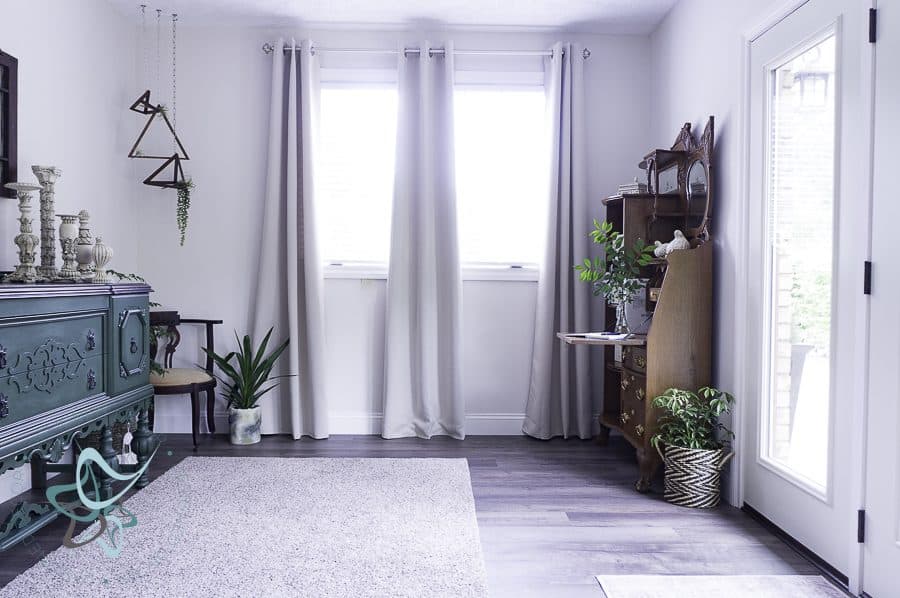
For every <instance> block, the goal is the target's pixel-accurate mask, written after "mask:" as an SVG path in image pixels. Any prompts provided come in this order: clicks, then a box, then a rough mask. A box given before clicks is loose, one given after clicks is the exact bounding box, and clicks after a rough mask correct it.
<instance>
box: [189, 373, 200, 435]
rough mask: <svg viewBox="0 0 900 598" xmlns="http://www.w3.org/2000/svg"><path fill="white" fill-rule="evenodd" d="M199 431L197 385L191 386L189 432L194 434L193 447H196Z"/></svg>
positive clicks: (198, 393)
mask: <svg viewBox="0 0 900 598" xmlns="http://www.w3.org/2000/svg"><path fill="white" fill-rule="evenodd" d="M199 431H200V392H199V391H198V390H197V387H196V386H194V387H192V388H191V434H193V435H194V448H196V447H197V433H198V432H199Z"/></svg>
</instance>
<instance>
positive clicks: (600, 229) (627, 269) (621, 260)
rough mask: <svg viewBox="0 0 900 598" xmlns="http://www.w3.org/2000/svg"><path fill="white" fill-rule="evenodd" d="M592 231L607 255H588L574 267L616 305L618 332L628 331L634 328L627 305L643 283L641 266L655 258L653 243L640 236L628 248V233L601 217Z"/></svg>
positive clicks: (596, 293)
mask: <svg viewBox="0 0 900 598" xmlns="http://www.w3.org/2000/svg"><path fill="white" fill-rule="evenodd" d="M588 234H589V235H590V237H591V241H593V242H594V243H595V244H597V245H600V246H601V247H602V248H603V255H601V256H598V257H595V258H594V259H593V260H591V259H590V258H584V261H583V262H582V263H580V264H576V265H575V266H574V268H575V270H576V271H577V272H578V275H579V278H580V279H581V280H582V281H584V282H589V283H591V290H592V291H593V293H594V295H603V296H604V297H605V298H606V301H607V302H608V303H610V304H611V305H614V306H615V308H616V327H615V332H617V333H622V334H627V333H628V332H630V330H629V328H628V320H627V319H626V318H625V305H626V304H628V303H629V302H630V301H631V300H632V299H633V298H634V295H635V293H636V292H637V291H638V290H640V288H641V286H642V282H641V280H640V268H641V266H646V265H648V264H649V263H650V262H651V261H653V246H652V245H647V244H645V243H644V241H643V240H641V239H638V240H637V241H635V243H634V246H633V247H625V237H624V235H623V234H622V233H620V232H618V231H615V230H613V225H612V223H610V222H607V221H604V222H600V221H598V220H597V219H594V229H593V230H592V231H591V232H590V233H588Z"/></svg>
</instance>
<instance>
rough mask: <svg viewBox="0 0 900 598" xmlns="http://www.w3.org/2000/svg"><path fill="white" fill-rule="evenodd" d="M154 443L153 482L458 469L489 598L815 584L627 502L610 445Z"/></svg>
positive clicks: (27, 549)
mask: <svg viewBox="0 0 900 598" xmlns="http://www.w3.org/2000/svg"><path fill="white" fill-rule="evenodd" d="M164 442H165V444H164V445H163V447H162V448H161V449H160V452H159V454H158V455H157V457H156V459H155V460H154V463H153V468H152V473H153V476H154V477H156V476H158V475H160V474H161V473H162V472H163V471H165V470H166V469H168V468H170V467H172V466H173V465H175V464H176V463H178V462H179V461H180V460H181V459H183V458H184V457H186V456H192V455H199V456H256V457H262V456H276V457H458V458H466V459H468V462H469V468H470V470H471V475H472V485H473V490H474V494H475V504H476V509H477V513H478V521H479V528H480V533H481V543H482V547H483V550H484V557H485V564H486V567H487V573H488V582H489V586H490V590H491V595H492V596H494V597H500V596H566V597H568V596H573V597H580V596H593V597H595V598H602V597H603V592H602V591H601V590H600V588H599V586H598V585H597V583H596V582H595V581H594V579H593V576H594V575H598V574H695V575H703V574H816V573H817V571H816V569H815V568H814V567H813V566H812V565H811V564H810V563H809V562H807V561H806V560H805V559H804V558H803V557H802V556H800V555H798V554H797V553H796V552H794V551H793V550H792V549H791V548H790V547H788V546H787V545H786V544H784V543H783V542H782V541H781V540H779V539H778V538H776V537H774V536H773V535H771V534H770V533H769V532H768V531H767V530H765V529H764V528H763V527H762V526H760V525H759V524H758V523H756V522H755V521H754V520H752V519H751V518H750V517H749V516H747V515H745V514H744V513H742V512H741V511H739V510H737V509H734V508H732V507H726V506H722V507H719V508H717V509H714V510H712V511H700V510H691V509H684V508H681V507H675V506H672V505H669V504H667V503H666V502H664V501H663V500H662V497H661V494H660V492H659V488H657V490H656V492H654V493H653V494H650V495H640V494H637V493H636V492H635V491H634V490H633V488H632V484H633V482H634V480H635V477H636V475H637V468H636V465H635V462H634V452H633V450H631V449H630V448H629V447H628V446H626V444H625V443H624V441H623V440H622V439H621V438H617V437H613V438H612V439H611V442H610V446H608V447H603V448H601V447H598V446H596V445H595V444H593V443H592V442H588V441H578V440H562V439H556V440H551V441H538V440H533V439H530V438H526V437H508V436H471V437H469V438H467V439H466V440H464V441H456V440H451V439H448V438H435V439H432V440H418V439H401V440H382V439H380V438H378V437H373V436H334V437H332V438H330V439H328V440H308V439H304V440H301V441H299V442H295V441H293V440H292V439H290V438H289V437H287V436H267V437H264V438H263V441H262V443H260V444H258V445H254V446H249V447H233V446H231V445H230V444H228V441H227V439H226V438H225V437H224V436H216V437H210V436H204V437H203V439H202V441H201V445H200V446H199V447H198V448H197V449H196V450H194V448H193V447H192V446H191V439H190V435H182V434H170V435H166V436H165V441H164ZM11 503H12V501H10V502H8V503H6V504H5V505H3V506H4V507H9V506H10V505H11ZM198 508H202V507H200V506H199V505H198ZM208 508H215V505H209V506H208ZM66 525H67V522H63V521H61V520H58V521H56V522H54V523H53V524H51V525H50V526H48V527H47V528H45V529H43V530H41V531H40V532H39V533H38V534H36V535H35V537H34V540H33V541H32V542H31V543H30V544H29V545H27V546H25V545H19V546H17V547H15V548H13V549H11V550H9V551H7V552H6V553H0V586H2V585H4V584H6V583H8V582H9V580H11V579H12V578H13V577H15V576H16V575H18V574H19V573H21V572H22V571H24V570H25V569H27V568H28V567H30V566H31V565H33V564H34V563H35V562H37V560H39V558H40V557H41V556H42V555H43V554H45V553H47V552H50V551H52V550H54V549H56V548H57V547H59V545H60V540H61V538H62V535H63V533H64V531H65V527H66Z"/></svg>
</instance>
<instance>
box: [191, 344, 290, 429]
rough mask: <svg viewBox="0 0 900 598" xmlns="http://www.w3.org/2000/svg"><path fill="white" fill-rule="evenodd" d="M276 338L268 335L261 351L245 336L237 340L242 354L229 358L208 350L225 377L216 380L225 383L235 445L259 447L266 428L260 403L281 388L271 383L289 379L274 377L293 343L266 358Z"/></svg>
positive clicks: (232, 354) (279, 347)
mask: <svg viewBox="0 0 900 598" xmlns="http://www.w3.org/2000/svg"><path fill="white" fill-rule="evenodd" d="M270 336H272V328H269V332H268V333H266V336H265V338H264V339H263V340H262V342H261V343H260V344H259V347H256V348H254V347H253V341H251V340H250V335H249V334H246V335H244V339H243V341H242V340H241V339H239V338H238V336H237V333H235V335H234V337H235V339H236V340H237V342H238V350H237V351H232V352H231V353H228V354H227V355H224V356H223V355H219V354H218V353H215V352H214V351H210V350H209V349H206V348H204V349H203V350H204V351H205V352H206V354H207V355H209V356H210V357H212V359H213V361H214V362H215V363H216V365H217V366H218V367H219V371H221V373H222V376H218V375H217V376H216V378H217V379H218V380H219V382H221V383H222V395H223V396H224V397H225V399H226V400H227V401H228V425H229V426H230V431H231V444H256V443H257V442H259V440H260V434H259V429H260V426H261V425H262V413H261V412H260V408H259V405H258V404H257V403H258V402H259V399H260V398H261V397H262V396H263V395H264V394H266V393H267V392H269V391H270V390H272V389H273V388H275V387H276V386H278V382H271V383H270V381H271V380H274V379H275V378H287V377H288V376H289V374H288V375H284V376H271V374H272V368H273V367H275V362H276V361H278V358H279V357H281V354H282V353H283V352H284V350H285V348H286V347H287V346H288V342H289V340H290V339H288V340H285V341H284V342H283V343H281V344H280V345H279V346H278V347H276V348H274V349H272V351H271V353H269V354H268V355H267V354H266V348H267V346H268V344H269V337H270Z"/></svg>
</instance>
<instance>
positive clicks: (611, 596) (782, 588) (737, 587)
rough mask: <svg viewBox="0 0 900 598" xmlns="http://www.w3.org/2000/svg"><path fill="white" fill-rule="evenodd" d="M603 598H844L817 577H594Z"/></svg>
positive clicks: (843, 594) (844, 595)
mask: <svg viewBox="0 0 900 598" xmlns="http://www.w3.org/2000/svg"><path fill="white" fill-rule="evenodd" d="M597 581H599V582H600V587H601V588H603V591H604V592H606V598H701V597H703V596H722V597H723V598H726V597H727V598H846V596H847V594H845V593H844V592H842V591H841V590H839V589H838V588H836V587H835V586H834V585H832V584H831V583H829V582H828V580H826V579H825V578H824V577H821V576H819V575H598V576H597Z"/></svg>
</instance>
